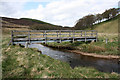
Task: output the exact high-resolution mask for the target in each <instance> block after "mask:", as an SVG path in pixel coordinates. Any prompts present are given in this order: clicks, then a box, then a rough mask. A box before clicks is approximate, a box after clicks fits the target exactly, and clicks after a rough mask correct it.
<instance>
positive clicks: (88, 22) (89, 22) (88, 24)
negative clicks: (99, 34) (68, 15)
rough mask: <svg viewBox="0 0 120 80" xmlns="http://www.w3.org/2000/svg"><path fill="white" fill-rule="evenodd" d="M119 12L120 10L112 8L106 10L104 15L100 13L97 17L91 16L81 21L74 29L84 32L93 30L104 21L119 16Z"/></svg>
mask: <svg viewBox="0 0 120 80" xmlns="http://www.w3.org/2000/svg"><path fill="white" fill-rule="evenodd" d="M119 12H120V8H110V9H108V10H105V11H104V12H103V13H102V14H99V13H98V14H95V15H93V14H89V15H87V16H84V17H82V18H81V19H79V20H78V21H77V23H76V24H75V26H74V29H79V30H83V29H87V28H91V29H92V28H93V25H94V24H98V23H100V22H102V21H103V20H109V19H112V18H114V17H116V16H117V15H119V14H120V13H119Z"/></svg>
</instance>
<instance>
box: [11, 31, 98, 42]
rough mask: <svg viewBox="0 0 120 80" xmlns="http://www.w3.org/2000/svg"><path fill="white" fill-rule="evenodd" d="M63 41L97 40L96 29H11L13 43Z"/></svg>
mask: <svg viewBox="0 0 120 80" xmlns="http://www.w3.org/2000/svg"><path fill="white" fill-rule="evenodd" d="M33 41H34V42H35V41H36V42H39V43H43V42H44V43H47V42H60V43H61V42H62V41H72V42H74V41H85V42H86V41H97V31H95V30H31V31H18V30H13V31H11V44H14V42H28V43H31V42H33Z"/></svg>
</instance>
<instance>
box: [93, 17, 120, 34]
mask: <svg viewBox="0 0 120 80" xmlns="http://www.w3.org/2000/svg"><path fill="white" fill-rule="evenodd" d="M119 18H120V15H118V16H116V17H115V18H113V19H110V20H107V21H104V22H101V23H99V24H96V25H94V26H93V27H94V30H97V31H98V32H103V33H118V19H119Z"/></svg>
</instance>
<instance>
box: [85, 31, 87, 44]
mask: <svg viewBox="0 0 120 80" xmlns="http://www.w3.org/2000/svg"><path fill="white" fill-rule="evenodd" d="M86 41H87V40H86V31H85V42H86Z"/></svg>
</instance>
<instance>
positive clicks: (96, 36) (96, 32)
mask: <svg viewBox="0 0 120 80" xmlns="http://www.w3.org/2000/svg"><path fill="white" fill-rule="evenodd" d="M97 38H98V34H97V31H96V42H97Z"/></svg>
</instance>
